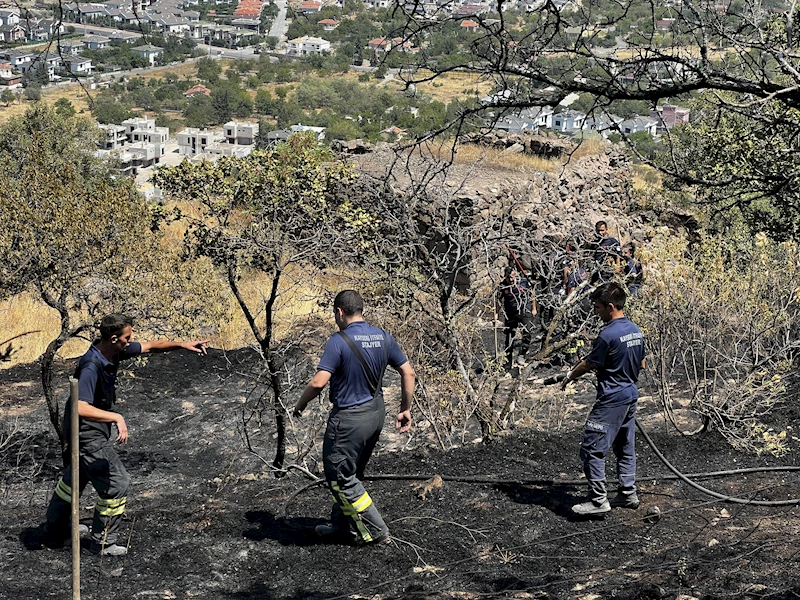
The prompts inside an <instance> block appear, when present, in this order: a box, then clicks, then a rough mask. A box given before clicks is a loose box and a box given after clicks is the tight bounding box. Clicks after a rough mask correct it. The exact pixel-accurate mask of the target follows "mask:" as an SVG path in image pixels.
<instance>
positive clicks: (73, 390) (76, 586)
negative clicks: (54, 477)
mask: <svg viewBox="0 0 800 600" xmlns="http://www.w3.org/2000/svg"><path fill="white" fill-rule="evenodd" d="M69 392H70V393H69V402H70V414H69V418H70V440H69V447H70V469H71V471H72V518H71V525H72V600H81V534H80V531H79V529H80V519H79V517H80V508H81V507H80V495H81V465H80V455H79V449H78V439H79V437H78V434H79V431H78V430H79V428H80V425H79V423H78V380H77V379H75V378H74V377H70V378H69Z"/></svg>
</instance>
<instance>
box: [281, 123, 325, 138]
mask: <svg viewBox="0 0 800 600" xmlns="http://www.w3.org/2000/svg"><path fill="white" fill-rule="evenodd" d="M289 131H291V132H292V133H302V132H304V131H310V132H311V133H315V134H316V135H317V139H318V140H320V141H322V140H324V139H325V128H324V127H312V126H311V125H302V124H300V123H298V124H297V125H290V126H289Z"/></svg>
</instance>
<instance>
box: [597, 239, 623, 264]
mask: <svg viewBox="0 0 800 600" xmlns="http://www.w3.org/2000/svg"><path fill="white" fill-rule="evenodd" d="M620 256H622V247H621V246H620V244H619V240H618V239H617V238H615V237H611V236H607V237H604V238H603V239H601V240H600V243H598V244H597V249H596V250H595V251H594V260H595V262H597V263H600V264H605V263H606V261H607V260H608V259H609V258H610V259H611V260H614V261H616V259H617V258H618V257H620Z"/></svg>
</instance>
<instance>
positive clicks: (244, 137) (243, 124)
mask: <svg viewBox="0 0 800 600" xmlns="http://www.w3.org/2000/svg"><path fill="white" fill-rule="evenodd" d="M223 133H224V135H225V141H226V142H227V143H228V144H236V145H237V146H252V145H253V144H254V143H255V141H256V137H257V136H258V123H252V122H250V121H229V122H228V123H225V125H224V127H223Z"/></svg>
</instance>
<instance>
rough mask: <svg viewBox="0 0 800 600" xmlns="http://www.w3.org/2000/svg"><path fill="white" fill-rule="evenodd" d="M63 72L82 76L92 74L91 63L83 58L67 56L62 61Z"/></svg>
mask: <svg viewBox="0 0 800 600" xmlns="http://www.w3.org/2000/svg"><path fill="white" fill-rule="evenodd" d="M64 70H66V71H68V72H70V73H75V74H83V75H91V74H92V61H91V60H90V59H88V58H84V57H83V56H67V57H66V58H65V59H64Z"/></svg>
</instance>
